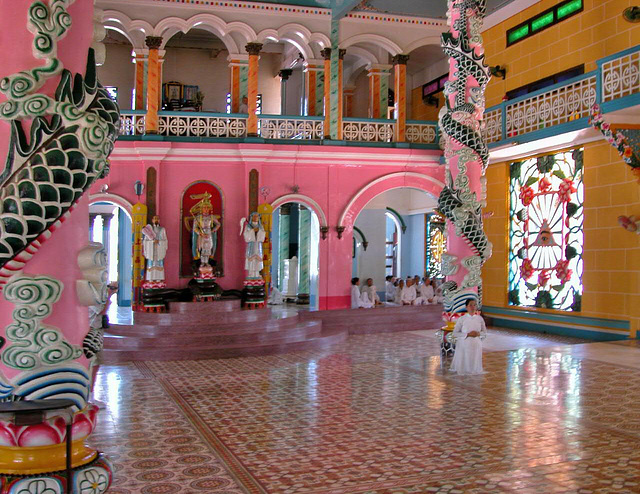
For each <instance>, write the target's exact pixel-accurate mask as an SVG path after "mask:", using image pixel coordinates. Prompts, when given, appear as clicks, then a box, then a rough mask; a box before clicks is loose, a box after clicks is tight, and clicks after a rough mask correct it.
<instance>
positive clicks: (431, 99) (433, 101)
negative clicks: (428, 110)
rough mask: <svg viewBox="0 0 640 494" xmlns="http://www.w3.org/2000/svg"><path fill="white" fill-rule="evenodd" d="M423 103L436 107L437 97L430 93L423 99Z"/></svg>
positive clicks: (438, 103) (437, 104) (437, 103)
mask: <svg viewBox="0 0 640 494" xmlns="http://www.w3.org/2000/svg"><path fill="white" fill-rule="evenodd" d="M424 103H425V104H426V105H431V106H435V107H436V108H437V107H438V106H439V105H440V102H439V101H438V98H436V97H435V96H434V95H433V94H430V95H429V96H427V97H426V98H425V99H424Z"/></svg>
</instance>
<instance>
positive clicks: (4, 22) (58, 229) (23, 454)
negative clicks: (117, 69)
mask: <svg viewBox="0 0 640 494" xmlns="http://www.w3.org/2000/svg"><path fill="white" fill-rule="evenodd" d="M51 4H52V2H43V3H42V4H41V5H40V6H38V5H37V3H36V2H33V1H30V0H0V10H1V11H2V13H3V14H2V16H0V44H1V46H2V48H3V49H2V50H0V78H4V77H9V78H10V80H11V78H12V77H18V78H19V77H24V76H15V74H17V73H18V72H20V71H27V73H28V72H29V71H31V70H33V69H34V68H39V67H46V65H47V64H50V63H52V62H54V61H57V62H59V64H60V65H61V66H62V68H64V69H67V70H69V71H70V72H71V74H72V75H75V74H76V73H79V74H81V75H82V76H83V77H84V76H85V75H86V74H85V73H86V66H87V54H88V50H89V46H90V45H91V43H92V41H93V31H94V29H93V27H94V26H93V2H86V1H85V2H75V3H73V4H72V5H71V6H69V7H68V9H67V11H66V12H65V11H64V7H62V6H60V5H54V6H53V7H55V8H56V10H55V11H53V12H50V11H49V9H50V8H51V7H52V5H51ZM30 8H34V9H40V10H39V12H38V14H39V15H38V17H39V18H43V17H44V18H45V19H47V20H46V21H45V24H47V25H49V24H53V25H56V24H57V23H58V22H61V24H62V25H63V26H64V25H68V24H69V23H68V22H66V21H67V20H70V21H71V23H70V24H71V27H69V28H67V29H66V32H65V33H64V34H63V35H62V37H61V38H59V39H56V38H55V37H53V38H52V45H53V46H52V48H53V49H52V50H51V51H50V52H48V51H46V50H45V49H43V46H45V45H44V44H43V43H42V42H41V41H40V42H35V43H34V37H35V36H38V34H37V30H38V29H39V22H38V21H37V20H34V21H33V22H32V24H33V27H32V30H33V31H36V34H32V33H31V32H30V31H29V29H28V27H27V26H28V22H29V9H30ZM67 14H68V17H67ZM69 18H70V19H69ZM56 45H57V51H56V49H55V48H56ZM34 46H35V47H38V49H39V50H40V55H41V57H39V58H36V57H34V55H33V53H32V50H34V49H35V48H34ZM54 53H56V55H55V58H54V57H53V54H54ZM43 59H44V60H43ZM41 76H42V77H44V79H45V80H46V83H45V84H44V85H43V86H42V87H41V88H37V87H35V88H33V89H31V90H28V91H27V92H26V93H25V94H17V93H15V92H12V90H11V89H9V90H7V94H3V95H0V104H2V103H4V102H6V101H7V100H8V99H10V100H11V101H13V102H14V104H15V105H17V106H16V107H17V108H18V109H19V112H18V113H16V114H13V115H12V117H7V120H0V159H1V160H2V162H3V163H4V162H5V159H6V158H7V156H8V153H9V152H10V151H11V149H10V143H9V136H10V123H11V121H10V120H8V118H13V120H12V121H13V122H17V123H19V124H20V125H21V127H22V129H23V130H24V131H25V133H26V134H27V135H29V130H30V127H31V124H32V122H33V121H34V119H35V118H37V117H40V116H45V117H48V116H51V115H53V114H59V115H60V114H63V113H64V111H63V110H69V109H70V107H71V106H73V103H71V102H69V101H66V100H62V101H57V100H55V93H56V89H57V87H58V85H59V83H60V81H61V74H57V75H53V74H50V73H48V72H47V71H46V70H45V71H43V72H41ZM27 77H28V76H27ZM14 80H18V79H14ZM87 82H89V83H90V82H91V78H88V79H87ZM17 86H18V85H17V84H16V87H17ZM36 95H38V96H37V97H38V98H41V100H42V96H45V97H46V100H47V101H48V106H46V108H47V110H46V111H45V112H44V113H42V114H41V113H38V112H39V111H40V110H38V109H37V107H36V106H35V105H24V106H22V103H21V102H22V101H25V98H26V99H27V100H28V99H29V98H33V97H35V96H36ZM104 97H106V95H104V94H102V93H98V94H97V95H96V96H95V99H100V100H101V101H104V99H103V98H104ZM87 98H88V101H92V100H94V96H92V95H89V94H87ZM109 105H111V106H109ZM103 106H104V108H105V109H107V110H108V111H111V114H110V118H111V119H110V120H109V119H103V118H99V119H98V124H99V125H101V126H102V128H103V129H107V133H109V132H115V129H114V127H113V124H114V122H115V121H116V120H117V118H118V115H117V111H116V110H117V108H115V107H114V106H113V104H112V103H110V102H106V103H104V104H103ZM21 108H23V109H21ZM40 108H42V107H40ZM75 111H76V112H77V114H78V115H80V118H81V120H82V121H83V122H90V120H91V119H93V118H95V117H94V116H95V115H96V112H95V111H92V110H88V109H87V108H84V107H79V108H75ZM5 114H6V113H5ZM89 117H90V118H89ZM90 125H91V124H90ZM88 130H89V131H91V130H93V129H88ZM58 132H59V133H60V134H64V135H65V137H67V141H66V142H67V145H69V142H71V141H69V139H71V138H72V137H73V136H75V137H76V138H77V139H78V141H77V142H78V144H77V146H75V145H74V147H76V149H77V153H78V154H77V155H76V156H78V155H84V157H85V158H86V159H92V160H95V163H96V168H99V167H100V166H101V164H102V163H104V160H105V159H106V156H105V155H103V154H102V151H100V150H99V148H100V145H101V144H105V143H106V141H102V143H101V144H100V143H99V144H98V145H97V146H96V148H94V147H93V144H94V143H89V142H87V141H86V140H84V139H83V138H82V136H80V135H79V133H78V134H76V133H75V132H74V130H70V124H69V122H67V121H66V120H65V119H64V118H63V119H62V120H61V125H60V127H59V128H58ZM47 141H48V139H47V138H43V139H42V142H40V143H39V144H38V145H37V146H36V150H35V152H36V153H37V152H39V151H41V150H42V148H43V147H45V146H48V147H49V148H51V147H52V146H56V145H57V144H59V140H58V137H56V138H54V139H52V140H51V141H50V142H47ZM64 152H66V148H65V151H64ZM33 154H35V153H33ZM33 154H32V155H31V156H33ZM85 163H87V161H85ZM48 164H49V163H48V162H47V161H46V160H45V166H46V165H48ZM76 164H77V163H76ZM12 167H13V168H12V171H13V172H14V173H15V172H16V171H18V170H20V171H21V172H23V173H25V174H26V176H28V177H29V180H31V182H32V187H33V189H39V190H40V191H44V190H51V189H52V188H56V187H57V188H58V191H59V193H58V195H56V196H55V197H54V198H53V199H51V197H48V198H47V199H44V198H38V197H35V198H34V197H31V196H29V197H31V201H32V202H31V204H27V201H26V200H25V197H26V196H25V195H24V194H19V193H16V192H15V187H16V185H15V183H14V182H13V176H9V177H4V178H2V179H0V187H1V188H2V193H3V194H4V197H5V198H6V197H12V198H15V199H12V200H13V201H14V204H15V205H17V206H16V207H18V208H19V209H18V213H17V214H18V217H19V218H20V219H21V220H22V219H24V218H25V217H26V216H27V215H29V216H30V217H31V219H32V221H33V219H34V218H35V217H37V218H39V219H40V220H41V222H39V224H45V223H44V220H45V216H44V214H43V213H42V212H39V211H44V209H42V210H39V209H38V208H37V207H36V204H37V203H38V201H40V200H43V201H44V200H48V201H50V206H55V207H56V208H59V209H56V211H58V213H55V214H54V213H52V212H50V211H51V210H49V212H48V213H47V215H48V216H46V224H47V225H48V227H47V229H46V230H42V231H41V230H39V229H38V230H35V229H33V228H34V227H31V228H32V229H30V230H20V229H19V228H18V229H17V228H16V227H15V226H12V227H11V229H8V227H5V228H7V229H6V230H3V231H0V233H1V235H0V237H2V241H6V239H8V238H9V237H10V235H15V238H18V237H20V240H19V242H20V243H18V242H17V241H16V244H15V245H22V247H13V248H12V249H15V251H13V250H12V252H11V253H10V254H9V255H7V254H6V251H4V253H3V255H4V256H5V257H2V258H0V290H2V291H1V292H0V335H2V336H3V337H4V338H5V340H6V341H5V343H4V345H3V347H2V348H1V349H0V376H1V377H2V380H3V382H5V383H7V385H8V386H9V387H12V388H13V389H11V391H8V394H9V395H11V396H12V397H13V398H21V399H23V400H25V401H30V400H34V399H41V398H68V397H73V398H72V400H73V403H74V408H73V410H74V411H75V412H76V413H75V415H74V416H73V417H72V419H71V420H72V422H73V430H74V433H73V440H74V441H73V445H72V455H71V458H72V464H73V468H74V475H75V478H76V480H75V483H76V485H79V482H82V481H83V479H85V478H89V477H94V476H95V477H96V478H100V479H101V481H100V485H99V486H98V489H97V490H96V493H99V494H101V493H102V492H105V491H106V490H107V488H108V486H109V484H110V482H111V467H110V465H109V463H108V462H107V461H106V459H105V458H103V457H102V456H101V455H100V454H99V453H98V452H97V451H95V450H93V449H92V448H90V447H88V446H86V445H85V439H86V438H87V437H88V436H89V434H90V433H91V432H92V431H93V429H94V427H95V421H96V417H97V411H98V409H97V407H96V406H95V405H92V404H91V403H89V402H88V399H89V392H90V386H91V371H92V365H93V362H94V359H95V356H94V355H93V354H92V353H91V352H90V351H88V350H87V348H86V346H85V345H83V342H84V341H85V338H86V336H87V334H88V333H89V316H88V310H87V306H86V305H83V304H82V303H81V299H80V298H79V295H78V293H79V292H77V291H76V284H77V282H78V280H84V283H85V284H86V283H88V282H87V281H86V278H87V276H89V274H88V271H87V270H86V265H85V270H84V271H81V269H80V268H79V267H78V262H77V258H78V254H79V253H80V252H81V250H82V249H84V248H85V247H86V246H87V243H88V196H87V195H84V196H82V195H81V196H80V198H79V200H77V201H76V202H75V203H72V200H73V197H74V195H73V194H67V191H69V190H73V191H74V192H75V193H78V194H82V193H83V192H84V191H86V188H88V187H89V185H90V184H91V182H92V181H93V180H94V179H95V176H96V174H95V173H94V171H93V168H92V167H91V166H87V167H86V168H78V170H79V171H82V172H83V173H85V175H86V177H87V182H88V183H87V184H86V187H82V186H79V185H77V184H74V183H73V182H71V181H69V182H65V184H64V186H63V185H62V184H60V183H56V184H55V185H51V184H53V180H52V179H50V178H43V175H42V174H40V175H39V176H38V177H36V176H35V175H33V174H30V173H31V172H32V167H31V163H30V161H29V159H27V160H26V161H24V160H20V159H15V160H14V161H13V164H12ZM60 171H61V172H62V171H63V170H60ZM47 188H48V189H47ZM63 189H64V190H63ZM5 200H6V199H5ZM30 208H31V209H30ZM5 213H6V210H5ZM2 214H3V213H2V211H0V216H2ZM39 215H40V216H39ZM5 219H6V218H0V223H1V222H3V221H4V220H5ZM25 232H28V233H25ZM34 232H35V233H34ZM32 234H33V235H36V234H37V235H39V236H38V237H37V239H36V238H35V236H34V237H32V236H31V235H32ZM25 242H27V243H26V244H25ZM24 245H26V247H24ZM6 256H8V257H6ZM89 258H90V259H92V260H93V259H94V257H93V256H89ZM98 269H99V268H98ZM93 273H95V271H93ZM11 275H13V276H11ZM94 281H95V280H94ZM82 282H83V281H81V283H82ZM96 283H98V282H97V281H96ZM80 293H82V292H80ZM84 293H87V292H84ZM86 300H88V299H85V302H86ZM25 343H29V344H30V346H26V345H24V344H25ZM93 349H94V350H97V349H96V348H95V347H93ZM43 370H46V371H47V372H48V373H49V377H46V378H42V377H41V376H40V379H39V381H38V382H36V379H38V376H39V374H40V373H41V372H42V371H43ZM69 375H73V376H74V378H73V379H72V380H69V382H67V381H66V380H68V379H69V378H68V376H69ZM18 380H20V382H21V386H20V388H18V386H17V381H18ZM70 387H72V388H73V389H74V390H75V392H73V393H68V392H67V391H65V389H69V388H70ZM54 414H55V415H56V416H51V417H49V418H46V419H44V420H43V421H42V423H39V424H35V425H30V426H26V427H25V428H15V427H13V426H11V425H10V424H11V420H10V419H7V418H2V419H0V432H1V434H0V436H1V437H2V439H0V472H1V473H0V476H2V477H4V478H8V477H9V476H10V477H11V478H12V479H13V482H14V483H12V484H8V483H6V482H5V479H3V481H2V483H1V484H0V485H1V487H0V494H5V493H7V492H9V488H11V490H12V492H18V491H22V490H25V492H26V491H27V490H29V489H31V487H30V486H31V485H33V482H35V481H36V480H37V479H43V480H44V484H43V485H45V484H46V487H47V488H48V489H49V490H51V494H58V493H60V494H62V492H66V491H65V490H64V489H66V476H65V474H64V467H65V458H66V454H65V444H64V443H65V431H64V428H62V429H61V430H60V429H59V422H56V420H57V421H60V420H61V418H63V417H67V415H65V413H63V412H59V413H55V412H54ZM63 420H64V418H63ZM56 424H57V425H56ZM27 438H29V439H27ZM26 445H28V446H30V447H29V448H28V449H27V448H26ZM35 445H37V446H35ZM94 460H95V461H94ZM26 475H30V477H27V476H26ZM70 492H78V491H77V490H76V488H75V487H74V488H73V489H72V491H70Z"/></svg>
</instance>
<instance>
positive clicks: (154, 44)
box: [144, 36, 162, 50]
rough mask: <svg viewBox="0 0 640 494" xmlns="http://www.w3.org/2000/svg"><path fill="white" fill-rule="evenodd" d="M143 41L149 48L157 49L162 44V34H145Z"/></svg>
mask: <svg viewBox="0 0 640 494" xmlns="http://www.w3.org/2000/svg"><path fill="white" fill-rule="evenodd" d="M144 42H145V43H146V45H147V47H148V48H149V49H150V50H157V49H159V48H160V46H161V45H162V36H147V37H146V38H145V39H144Z"/></svg>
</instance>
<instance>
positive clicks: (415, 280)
mask: <svg viewBox="0 0 640 494" xmlns="http://www.w3.org/2000/svg"><path fill="white" fill-rule="evenodd" d="M413 286H415V287H416V290H419V289H420V288H419V287H420V276H418V275H415V276H414V277H413Z"/></svg>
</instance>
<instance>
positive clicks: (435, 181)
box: [338, 172, 444, 226]
mask: <svg viewBox="0 0 640 494" xmlns="http://www.w3.org/2000/svg"><path fill="white" fill-rule="evenodd" d="M396 178H417V179H420V180H425V181H427V182H430V183H432V184H433V185H434V186H436V187H438V188H442V187H444V184H443V183H442V182H441V181H440V180H438V179H436V178H433V177H430V176H429V175H424V174H422V173H415V172H396V173H390V174H388V175H384V176H382V177H380V178H378V179H376V180H373V181H372V182H369V183H368V184H367V185H365V186H364V187H362V188H361V189H360V190H359V191H358V192H356V194H355V195H354V196H353V197H352V198H351V200H350V201H349V203H348V204H347V206H346V207H345V208H344V211H343V212H342V214H341V215H340V221H338V225H339V226H346V225H345V224H344V220H345V217H346V215H347V213H348V212H349V210H350V209H351V208H352V207H353V205H354V204H355V202H356V201H357V200H358V199H360V197H362V196H363V195H364V194H365V193H366V192H367V191H368V190H370V189H371V188H372V187H374V186H375V185H377V184H379V183H381V182H385V181H389V180H393V179H396ZM392 188H398V187H392ZM425 192H427V193H428V194H429V193H430V192H428V191H425Z"/></svg>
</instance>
